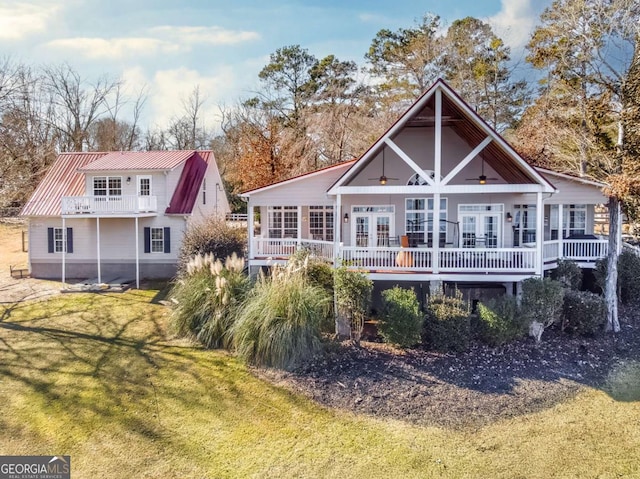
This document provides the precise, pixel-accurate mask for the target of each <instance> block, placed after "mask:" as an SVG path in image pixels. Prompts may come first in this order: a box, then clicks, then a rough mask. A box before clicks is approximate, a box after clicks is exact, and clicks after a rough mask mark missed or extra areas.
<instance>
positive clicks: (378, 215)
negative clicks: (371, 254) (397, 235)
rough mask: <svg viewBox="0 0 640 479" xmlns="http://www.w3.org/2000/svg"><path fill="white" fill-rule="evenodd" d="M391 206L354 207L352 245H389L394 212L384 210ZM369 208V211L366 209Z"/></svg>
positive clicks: (392, 229) (392, 233)
mask: <svg viewBox="0 0 640 479" xmlns="http://www.w3.org/2000/svg"><path fill="white" fill-rule="evenodd" d="M389 208H393V207H357V206H356V207H354V208H353V222H352V231H351V234H352V238H354V246H360V247H365V248H366V247H378V246H389V239H390V238H391V237H393V235H394V229H395V228H394V221H393V219H394V213H393V212H392V211H386V210H388V209H389ZM366 210H369V211H366Z"/></svg>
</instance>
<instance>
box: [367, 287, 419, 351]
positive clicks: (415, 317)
mask: <svg viewBox="0 0 640 479" xmlns="http://www.w3.org/2000/svg"><path fill="white" fill-rule="evenodd" d="M382 303H383V307H382V318H381V319H380V321H379V322H378V330H379V332H380V335H381V336H382V338H383V339H384V340H385V341H386V342H388V343H392V344H396V345H398V346H400V347H403V348H404V347H409V346H413V345H415V344H417V343H419V342H420V333H421V330H422V323H423V320H422V315H421V314H420V304H419V303H418V298H417V297H416V293H415V292H414V291H413V289H403V288H400V287H398V286H395V287H394V288H392V289H387V290H386V291H383V292H382Z"/></svg>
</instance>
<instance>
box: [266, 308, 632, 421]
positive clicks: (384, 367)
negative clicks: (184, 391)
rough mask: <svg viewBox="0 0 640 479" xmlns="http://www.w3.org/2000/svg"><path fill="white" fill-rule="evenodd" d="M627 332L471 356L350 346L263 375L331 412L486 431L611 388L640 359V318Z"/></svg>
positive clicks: (549, 337) (558, 338) (623, 315)
mask: <svg viewBox="0 0 640 479" xmlns="http://www.w3.org/2000/svg"><path fill="white" fill-rule="evenodd" d="M620 319H621V323H622V330H621V332H620V333H618V334H615V335H614V334H604V333H603V334H601V335H599V336H597V337H595V338H581V337H571V336H569V335H567V334H563V333H560V332H557V331H545V333H544V334H543V336H542V342H541V343H540V344H537V345H536V344H535V343H534V341H533V339H531V338H527V339H523V340H521V341H518V342H515V343H512V344H509V345H506V346H504V347H499V348H490V347H488V346H485V345H482V344H474V345H473V346H472V347H471V349H470V350H469V351H467V352H464V353H458V354H444V353H435V352H429V351H423V350H420V349H412V350H407V351H400V350H395V349H393V348H390V347H388V346H386V345H383V344H380V343H373V342H363V343H361V346H360V347H356V346H353V345H350V344H348V343H343V344H342V345H339V346H338V347H336V348H335V349H334V350H332V351H331V352H329V353H328V354H327V355H325V356H324V357H323V358H321V359H318V360H316V361H315V362H313V363H310V364H307V365H306V366H305V367H303V368H301V369H299V370H297V371H293V372H286V371H279V370H273V369H266V370H265V369H262V370H258V371H257V374H258V375H260V376H261V377H264V378H266V379H268V380H270V381H272V382H274V383H276V384H278V385H281V386H284V387H286V388H288V389H290V390H293V391H295V392H299V393H302V394H304V395H306V396H308V397H309V398H311V399H313V400H314V401H316V402H318V403H320V404H322V405H325V406H327V407H332V408H340V409H345V410H350V411H353V412H356V413H360V414H367V415H371V416H376V417H380V418H393V419H399V420H404V421H408V422H411V423H413V424H420V425H435V426H445V427H451V428H468V427H481V426H483V425H486V424H489V423H492V422H495V421H497V420H500V419H504V418H509V417H514V416H518V415H521V414H527V413H531V412H535V411H539V410H542V409H545V408H549V407H552V406H553V405H555V404H558V403H559V402H562V401H564V400H566V399H567V398H570V397H572V396H574V395H575V394H577V393H578V392H579V391H580V390H581V389H582V388H584V387H586V386H588V387H596V388H602V387H605V382H606V378H607V375H608V373H609V371H610V370H611V368H612V367H613V366H614V365H616V364H618V363H619V362H620V361H621V360H627V359H631V360H639V359H640V331H639V330H640V320H639V319H638V318H637V317H636V315H635V312H634V311H633V310H631V309H626V310H621V312H620Z"/></svg>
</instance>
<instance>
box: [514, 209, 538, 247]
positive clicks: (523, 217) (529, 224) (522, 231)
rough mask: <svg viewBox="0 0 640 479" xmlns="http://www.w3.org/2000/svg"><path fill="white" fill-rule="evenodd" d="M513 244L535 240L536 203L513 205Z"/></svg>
mask: <svg viewBox="0 0 640 479" xmlns="http://www.w3.org/2000/svg"><path fill="white" fill-rule="evenodd" d="M514 209H515V213H516V215H515V218H514V220H513V246H521V245H523V244H525V243H535V242H536V205H515V206H514Z"/></svg>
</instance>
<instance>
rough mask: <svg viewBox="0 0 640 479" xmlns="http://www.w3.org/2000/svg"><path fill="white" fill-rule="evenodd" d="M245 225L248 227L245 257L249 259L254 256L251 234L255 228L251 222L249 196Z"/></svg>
mask: <svg viewBox="0 0 640 479" xmlns="http://www.w3.org/2000/svg"><path fill="white" fill-rule="evenodd" d="M247 213H248V214H247V227H248V229H249V241H248V244H247V257H248V258H249V259H250V260H251V259H253V256H254V252H253V241H254V238H253V235H254V234H255V230H254V224H253V218H254V212H253V205H252V204H251V198H249V204H248V206H247Z"/></svg>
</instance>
